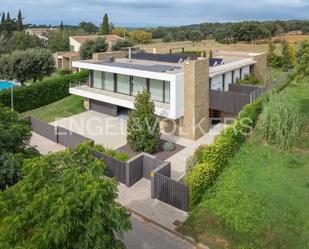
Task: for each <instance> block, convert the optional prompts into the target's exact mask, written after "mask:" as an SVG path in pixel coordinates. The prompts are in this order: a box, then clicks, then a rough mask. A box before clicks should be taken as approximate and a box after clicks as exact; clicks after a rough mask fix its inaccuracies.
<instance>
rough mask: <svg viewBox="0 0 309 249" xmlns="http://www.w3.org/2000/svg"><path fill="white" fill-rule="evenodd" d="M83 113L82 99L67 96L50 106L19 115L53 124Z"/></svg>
mask: <svg viewBox="0 0 309 249" xmlns="http://www.w3.org/2000/svg"><path fill="white" fill-rule="evenodd" d="M83 111H84V107H83V98H82V97H79V96H69V97H66V98H64V99H61V100H59V101H57V102H54V103H52V104H49V105H46V106H43V107H40V108H37V109H34V110H31V111H28V112H24V113H22V114H21V115H22V116H24V117H26V116H32V117H34V118H37V119H40V120H42V121H46V122H53V121H55V120H56V119H59V118H66V117H70V116H72V115H75V114H78V113H81V112H83Z"/></svg>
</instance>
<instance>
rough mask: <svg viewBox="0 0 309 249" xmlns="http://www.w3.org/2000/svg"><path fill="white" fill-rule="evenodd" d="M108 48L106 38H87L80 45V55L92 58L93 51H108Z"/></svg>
mask: <svg viewBox="0 0 309 249" xmlns="http://www.w3.org/2000/svg"><path fill="white" fill-rule="evenodd" d="M107 49H108V44H107V43H106V41H105V39H104V38H97V39H96V40H94V41H93V40H87V41H86V42H85V43H84V44H83V45H82V46H81V47H80V57H81V58H82V59H83V60H88V59H91V58H92V54H93V53H101V52H106V51H107Z"/></svg>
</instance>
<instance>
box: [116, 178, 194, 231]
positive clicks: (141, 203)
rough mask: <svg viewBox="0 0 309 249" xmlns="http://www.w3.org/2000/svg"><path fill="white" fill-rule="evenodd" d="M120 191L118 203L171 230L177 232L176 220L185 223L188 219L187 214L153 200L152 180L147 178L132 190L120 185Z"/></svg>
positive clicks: (136, 184)
mask: <svg viewBox="0 0 309 249" xmlns="http://www.w3.org/2000/svg"><path fill="white" fill-rule="evenodd" d="M118 190H119V195H118V201H119V203H120V204H121V205H123V206H125V207H126V208H128V209H131V210H133V211H134V212H136V213H138V214H140V215H142V216H144V217H145V218H147V219H149V220H152V221H155V222H156V223H158V224H160V225H161V226H164V227H166V228H168V229H170V230H175V228H176V226H175V225H174V224H173V223H174V222H175V221H176V220H177V221H180V222H184V221H185V220H186V218H187V217H188V214H187V213H186V212H184V211H182V210H180V209H177V208H174V207H172V206H170V205H167V204H166V203H163V202H161V201H159V200H156V199H152V198H151V185H150V180H147V179H145V178H143V179H141V180H140V181H138V182H137V183H135V184H134V185H133V186H132V187H130V188H128V187H127V186H125V185H123V184H119V186H118Z"/></svg>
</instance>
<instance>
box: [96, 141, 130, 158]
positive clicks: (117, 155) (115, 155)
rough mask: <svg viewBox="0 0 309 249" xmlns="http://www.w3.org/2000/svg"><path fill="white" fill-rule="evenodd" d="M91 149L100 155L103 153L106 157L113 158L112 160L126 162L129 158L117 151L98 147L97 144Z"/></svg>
mask: <svg viewBox="0 0 309 249" xmlns="http://www.w3.org/2000/svg"><path fill="white" fill-rule="evenodd" d="M93 149H94V150H95V151H98V152H102V153H104V154H106V155H108V156H111V157H113V158H115V159H117V160H119V161H122V162H126V161H128V160H129V159H130V157H129V155H128V154H127V153H124V152H121V151H117V150H112V149H107V148H105V147H104V146H102V145H99V144H95V145H94V146H93Z"/></svg>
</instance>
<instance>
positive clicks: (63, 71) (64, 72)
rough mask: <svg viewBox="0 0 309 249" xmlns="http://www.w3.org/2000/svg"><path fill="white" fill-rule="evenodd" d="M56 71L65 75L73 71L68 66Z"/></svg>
mask: <svg viewBox="0 0 309 249" xmlns="http://www.w3.org/2000/svg"><path fill="white" fill-rule="evenodd" d="M57 73H58V74H59V75H60V76H66V75H70V74H72V73H73V71H72V70H71V69H69V68H63V69H59V70H58V71H57Z"/></svg>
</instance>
